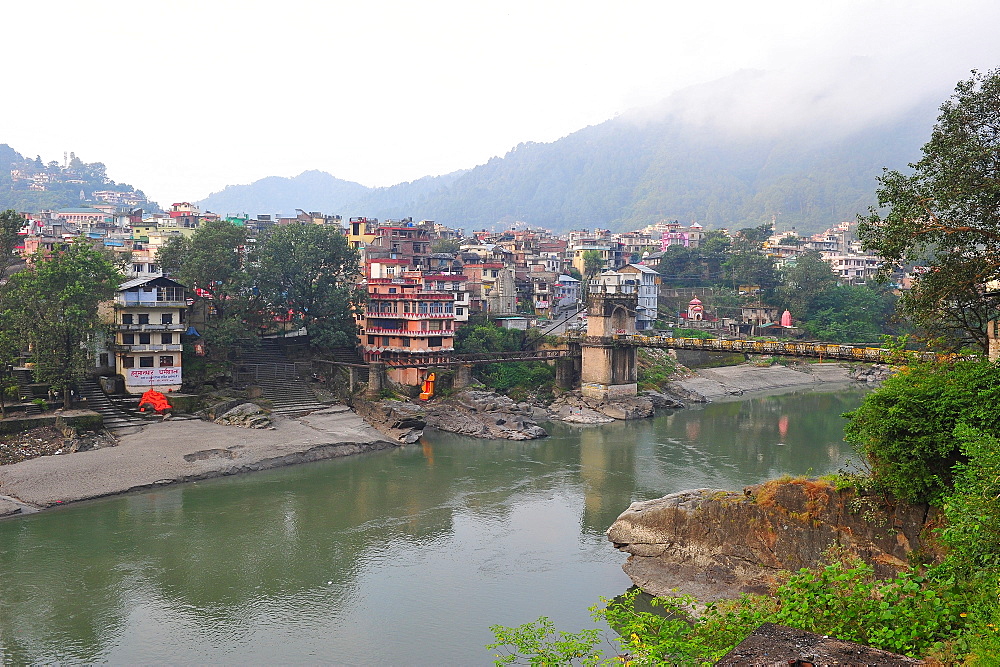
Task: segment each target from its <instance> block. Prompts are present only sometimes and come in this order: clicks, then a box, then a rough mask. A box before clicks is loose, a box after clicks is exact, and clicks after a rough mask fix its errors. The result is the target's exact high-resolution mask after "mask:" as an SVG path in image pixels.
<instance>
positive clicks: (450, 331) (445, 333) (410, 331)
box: [365, 327, 455, 337]
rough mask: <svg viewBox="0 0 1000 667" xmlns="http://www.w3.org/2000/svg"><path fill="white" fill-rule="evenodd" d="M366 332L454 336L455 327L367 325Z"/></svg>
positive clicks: (387, 334) (396, 334) (372, 333)
mask: <svg viewBox="0 0 1000 667" xmlns="http://www.w3.org/2000/svg"><path fill="white" fill-rule="evenodd" d="M365 333H366V334H369V335H373V336H422V337H427V336H454V335H455V330H454V329H425V330H421V329H383V328H381V327H365Z"/></svg>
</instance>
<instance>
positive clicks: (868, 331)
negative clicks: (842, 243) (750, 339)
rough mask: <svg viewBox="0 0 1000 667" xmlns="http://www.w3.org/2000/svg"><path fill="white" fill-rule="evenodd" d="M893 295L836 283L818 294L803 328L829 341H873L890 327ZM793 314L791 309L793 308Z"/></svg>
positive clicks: (891, 331)
mask: <svg viewBox="0 0 1000 667" xmlns="http://www.w3.org/2000/svg"><path fill="white" fill-rule="evenodd" d="M895 303H896V297H895V296H894V295H893V294H892V293H891V292H887V291H881V290H876V289H872V288H871V287H868V286H867V285H839V286H835V287H833V288H832V289H829V290H827V291H825V292H823V293H822V294H820V295H818V296H817V298H816V299H815V301H814V302H813V306H812V307H813V309H814V311H813V312H811V313H809V315H808V317H809V319H807V320H805V321H804V322H802V327H803V328H804V329H805V330H806V331H808V332H809V333H810V335H812V336H814V337H816V338H819V339H820V340H825V341H830V342H832V343H875V342H877V341H879V340H880V339H881V337H882V336H883V335H885V334H894V333H899V332H898V331H896V330H894V329H893V327H892V324H891V323H892V320H893V319H894V318H893V311H894V310H895ZM793 313H794V311H793Z"/></svg>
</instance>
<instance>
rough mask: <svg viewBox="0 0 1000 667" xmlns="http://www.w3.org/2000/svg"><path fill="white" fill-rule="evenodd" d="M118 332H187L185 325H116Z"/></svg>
mask: <svg viewBox="0 0 1000 667" xmlns="http://www.w3.org/2000/svg"><path fill="white" fill-rule="evenodd" d="M116 327H117V329H118V331H174V332H180V333H184V332H185V331H187V328H188V325H186V324H181V323H178V324H118V325H116Z"/></svg>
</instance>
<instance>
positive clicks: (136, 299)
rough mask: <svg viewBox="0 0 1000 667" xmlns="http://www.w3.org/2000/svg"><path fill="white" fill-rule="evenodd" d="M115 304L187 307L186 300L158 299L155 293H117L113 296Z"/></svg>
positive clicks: (145, 306)
mask: <svg viewBox="0 0 1000 667" xmlns="http://www.w3.org/2000/svg"><path fill="white" fill-rule="evenodd" d="M115 305H116V306H118V307H123V308H187V301H185V300H184V299H180V300H178V301H166V300H159V299H157V298H156V295H155V294H142V295H139V294H130V293H127V292H126V293H125V294H119V295H118V296H116V297H115Z"/></svg>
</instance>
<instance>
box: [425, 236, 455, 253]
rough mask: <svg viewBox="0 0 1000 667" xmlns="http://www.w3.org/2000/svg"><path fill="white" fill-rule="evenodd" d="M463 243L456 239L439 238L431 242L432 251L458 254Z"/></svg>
mask: <svg viewBox="0 0 1000 667" xmlns="http://www.w3.org/2000/svg"><path fill="white" fill-rule="evenodd" d="M461 245H462V244H461V243H460V242H459V241H457V240H456V239H437V240H436V241H434V242H433V243H431V252H446V253H448V254H449V255H456V254H458V252H459V251H460V250H461Z"/></svg>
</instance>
